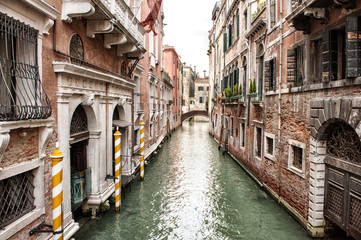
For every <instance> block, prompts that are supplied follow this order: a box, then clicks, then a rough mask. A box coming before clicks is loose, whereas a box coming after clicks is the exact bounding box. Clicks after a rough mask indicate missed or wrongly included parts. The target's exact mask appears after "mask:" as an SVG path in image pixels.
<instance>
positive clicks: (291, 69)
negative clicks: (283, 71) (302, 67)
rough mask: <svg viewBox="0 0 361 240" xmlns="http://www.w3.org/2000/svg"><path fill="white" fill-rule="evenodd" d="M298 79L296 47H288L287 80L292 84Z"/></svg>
mask: <svg viewBox="0 0 361 240" xmlns="http://www.w3.org/2000/svg"><path fill="white" fill-rule="evenodd" d="M295 81H296V49H295V48H293V49H288V51H287V82H288V83H291V84H292V86H293V85H294V83H295Z"/></svg>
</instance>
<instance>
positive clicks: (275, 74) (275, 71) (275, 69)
mask: <svg viewBox="0 0 361 240" xmlns="http://www.w3.org/2000/svg"><path fill="white" fill-rule="evenodd" d="M276 84H277V58H276V57H275V58H273V72H272V90H275V89H276Z"/></svg>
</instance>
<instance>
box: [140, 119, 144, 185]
mask: <svg viewBox="0 0 361 240" xmlns="http://www.w3.org/2000/svg"><path fill="white" fill-rule="evenodd" d="M140 155H141V157H140V180H144V122H143V121H142V122H141V123H140Z"/></svg>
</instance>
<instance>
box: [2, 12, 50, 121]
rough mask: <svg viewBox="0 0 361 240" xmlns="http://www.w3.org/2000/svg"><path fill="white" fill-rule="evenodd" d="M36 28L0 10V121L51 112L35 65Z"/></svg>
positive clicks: (43, 116) (32, 117)
mask: <svg viewBox="0 0 361 240" xmlns="http://www.w3.org/2000/svg"><path fill="white" fill-rule="evenodd" d="M37 44H38V30H36V29H34V28H32V27H30V26H29V25H26V24H25V23H23V22H20V21H19V20H16V19H14V18H11V17H9V16H7V15H6V14H4V13H1V12H0V70H1V74H0V121H9V120H10V121H11V120H27V119H44V118H48V117H49V116H50V115H51V105H50V100H49V99H48V96H47V95H46V93H45V91H44V89H43V86H42V83H41V80H40V77H39V76H40V74H39V69H38V56H37V50H38V49H37Z"/></svg>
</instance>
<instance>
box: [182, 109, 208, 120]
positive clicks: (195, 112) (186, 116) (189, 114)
mask: <svg viewBox="0 0 361 240" xmlns="http://www.w3.org/2000/svg"><path fill="white" fill-rule="evenodd" d="M194 116H204V117H208V112H207V111H206V110H193V111H189V112H186V113H182V122H183V121H185V120H187V119H189V118H192V117H194Z"/></svg>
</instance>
